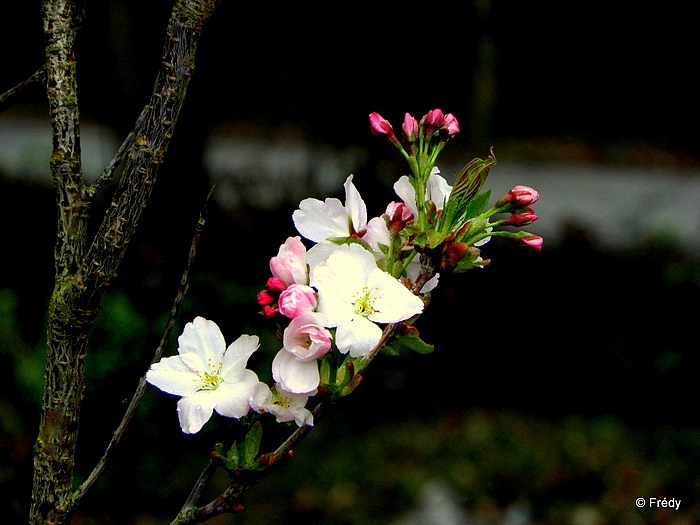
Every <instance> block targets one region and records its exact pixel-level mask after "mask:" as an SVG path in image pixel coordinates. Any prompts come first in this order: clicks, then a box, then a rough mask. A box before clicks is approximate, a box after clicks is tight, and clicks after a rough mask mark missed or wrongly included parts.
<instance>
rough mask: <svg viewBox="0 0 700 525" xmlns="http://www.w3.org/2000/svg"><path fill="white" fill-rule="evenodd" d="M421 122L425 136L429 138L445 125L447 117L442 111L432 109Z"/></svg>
mask: <svg viewBox="0 0 700 525" xmlns="http://www.w3.org/2000/svg"><path fill="white" fill-rule="evenodd" d="M421 122H422V123H423V126H424V130H425V135H426V136H427V137H429V136H430V135H432V134H433V133H435V132H436V131H438V130H439V129H440V128H442V126H443V125H444V124H445V115H444V114H443V113H442V110H441V109H432V110H430V111H428V113H426V114H425V115H423V118H422V119H421Z"/></svg>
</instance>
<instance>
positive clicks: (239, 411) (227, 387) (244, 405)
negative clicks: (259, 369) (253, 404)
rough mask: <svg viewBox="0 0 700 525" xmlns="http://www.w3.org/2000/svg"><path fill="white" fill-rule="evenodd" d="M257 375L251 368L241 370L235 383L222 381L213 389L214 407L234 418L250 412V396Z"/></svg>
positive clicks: (226, 415) (256, 380)
mask: <svg viewBox="0 0 700 525" xmlns="http://www.w3.org/2000/svg"><path fill="white" fill-rule="evenodd" d="M259 382H260V381H258V376H257V375H256V374H255V372H253V371H252V370H243V372H242V373H241V374H240V376H239V378H238V381H236V382H235V383H228V382H224V383H222V384H221V385H219V387H218V388H217V389H216V390H215V394H216V397H217V402H216V405H215V406H214V409H215V410H216V411H217V412H218V413H219V414H221V415H222V416H225V417H234V418H236V419H238V418H241V417H243V416H245V415H246V414H247V413H248V412H250V398H251V396H252V395H253V391H254V390H255V387H256V386H257V385H258V383H259Z"/></svg>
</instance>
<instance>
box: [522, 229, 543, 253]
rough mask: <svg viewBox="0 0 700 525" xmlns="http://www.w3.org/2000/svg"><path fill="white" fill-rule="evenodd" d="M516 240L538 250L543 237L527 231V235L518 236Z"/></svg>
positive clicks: (539, 250) (540, 248)
mask: <svg viewBox="0 0 700 525" xmlns="http://www.w3.org/2000/svg"><path fill="white" fill-rule="evenodd" d="M518 241H520V242H521V243H523V244H525V245H527V246H530V247H532V248H534V249H536V250H537V251H538V252H541V251H542V243H543V242H544V239H543V238H542V237H540V236H539V235H533V234H532V233H528V234H527V235H523V236H522V237H519V238H518Z"/></svg>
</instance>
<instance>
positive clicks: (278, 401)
mask: <svg viewBox="0 0 700 525" xmlns="http://www.w3.org/2000/svg"><path fill="white" fill-rule="evenodd" d="M272 404H273V405H277V406H278V407H282V408H289V405H291V404H292V398H291V397H289V396H285V395H284V394H280V392H279V391H278V390H275V392H274V396H273V400H272Z"/></svg>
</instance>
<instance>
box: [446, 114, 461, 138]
mask: <svg viewBox="0 0 700 525" xmlns="http://www.w3.org/2000/svg"><path fill="white" fill-rule="evenodd" d="M444 128H445V129H446V130H447V136H448V137H453V136H454V135H456V134H457V133H459V122H457V118H456V117H455V116H454V115H453V114H452V113H448V114H447V115H445V124H444Z"/></svg>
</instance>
